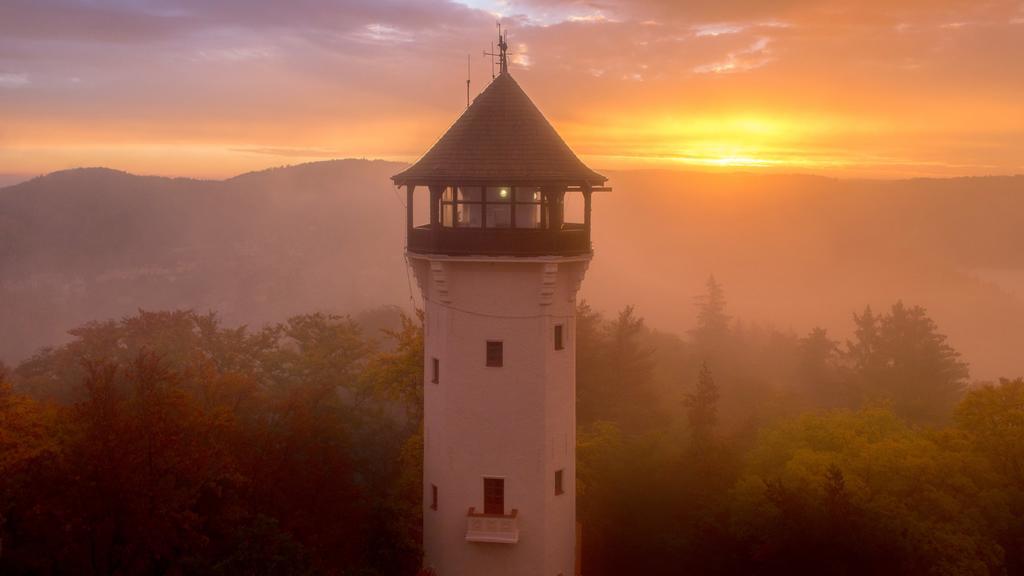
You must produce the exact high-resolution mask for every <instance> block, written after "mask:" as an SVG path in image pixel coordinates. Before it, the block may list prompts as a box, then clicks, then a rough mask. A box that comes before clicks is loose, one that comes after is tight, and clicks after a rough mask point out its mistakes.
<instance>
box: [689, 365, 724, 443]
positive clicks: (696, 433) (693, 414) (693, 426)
mask: <svg viewBox="0 0 1024 576" xmlns="http://www.w3.org/2000/svg"><path fill="white" fill-rule="evenodd" d="M683 405H684V406H685V407H686V413H687V417H688V418H689V422H690V434H691V437H692V442H693V447H694V448H695V450H696V451H697V452H698V453H700V452H703V451H705V450H707V449H708V448H709V447H710V445H711V441H712V437H713V434H714V429H715V424H716V423H717V422H718V386H716V385H715V379H714V377H713V376H712V375H711V369H710V368H708V365H707V363H701V366H700V375H699V376H698V377H697V387H696V389H695V390H694V391H693V392H690V393H688V394H686V396H685V398H684V399H683Z"/></svg>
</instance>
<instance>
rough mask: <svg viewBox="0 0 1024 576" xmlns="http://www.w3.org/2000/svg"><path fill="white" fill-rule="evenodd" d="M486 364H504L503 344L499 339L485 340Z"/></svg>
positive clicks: (496, 365)
mask: <svg viewBox="0 0 1024 576" xmlns="http://www.w3.org/2000/svg"><path fill="white" fill-rule="evenodd" d="M487 365H488V366H493V367H500V366H504V365H505V351H504V344H503V343H502V342H501V341H500V340H488V341H487Z"/></svg>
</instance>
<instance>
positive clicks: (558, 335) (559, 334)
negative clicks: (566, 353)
mask: <svg viewBox="0 0 1024 576" xmlns="http://www.w3.org/2000/svg"><path fill="white" fill-rule="evenodd" d="M555 350H565V330H564V329H563V327H562V325H561V324H556V325H555Z"/></svg>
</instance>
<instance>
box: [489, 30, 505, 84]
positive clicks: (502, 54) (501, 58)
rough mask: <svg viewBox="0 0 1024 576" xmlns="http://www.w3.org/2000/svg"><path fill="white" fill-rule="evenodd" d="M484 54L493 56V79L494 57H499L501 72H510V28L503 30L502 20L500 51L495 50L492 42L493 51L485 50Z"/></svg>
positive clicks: (499, 40)
mask: <svg viewBox="0 0 1024 576" xmlns="http://www.w3.org/2000/svg"><path fill="white" fill-rule="evenodd" d="M484 56H490V57H491V80H494V57H495V56H497V57H498V63H499V66H500V67H499V71H500V73H501V74H507V73H508V30H506V31H505V32H504V33H502V32H501V22H498V53H497V54H495V52H494V43H493V42H491V51H490V52H484Z"/></svg>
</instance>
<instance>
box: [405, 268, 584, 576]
mask: <svg viewBox="0 0 1024 576" xmlns="http://www.w3.org/2000/svg"><path fill="white" fill-rule="evenodd" d="M409 258H410V262H411V263H412V267H413V270H414V272H415V274H416V278H417V281H418V282H419V285H420V289H421V291H422V294H423V300H424V306H425V316H426V317H425V358H424V361H425V366H424V367H425V382H424V466H423V468H424V470H423V486H424V498H423V501H424V510H423V517H424V520H423V522H424V542H423V544H424V552H425V559H424V566H427V567H430V568H433V570H434V571H435V572H436V574H437V575H438V576H477V575H479V576H535V575H536V576H541V575H543V576H558V575H562V576H571V575H573V574H574V573H575V572H574V568H575V547H576V541H575V540H576V531H575V526H576V465H575V446H576V433H575V430H576V414H575V393H576V390H575V370H576V367H575V355H576V354H575V350H576V325H575V306H576V293H577V291H578V289H579V285H580V283H581V281H582V279H583V276H584V273H585V271H586V268H587V264H588V262H589V259H590V256H589V255H588V256H583V257H535V258H518V257H508V258H504V257H446V256H437V255H419V254H412V253H410V254H409ZM559 324H560V325H562V326H563V328H562V332H563V343H564V348H563V349H562V350H556V349H555V336H554V334H555V326H556V325H559ZM489 340H492V341H501V342H502V343H503V366H501V367H488V366H487V365H486V350H487V341H489ZM434 358H436V359H437V360H438V363H439V368H440V370H439V379H438V380H439V381H438V382H437V383H434V382H432V375H433V374H432V373H433V367H434V363H433V360H434ZM558 470H562V471H563V473H562V486H563V489H564V492H563V493H562V494H556V493H555V475H556V471H558ZM485 477H492V478H503V479H504V482H505V497H504V500H505V514H506V515H510V514H511V513H512V510H513V509H514V510H516V511H517V515H516V517H515V518H514V519H513V518H510V517H506V518H503V519H495V518H478V519H477V520H478V523H476V524H471V523H470V519H468V518H467V516H468V514H467V513H468V511H469V509H470V508H471V507H472V508H475V509H476V511H477V512H483V508H484V494H483V492H484V481H483V479H484V478H485ZM433 486H436V487H437V509H436V510H435V509H433V507H432V503H433V488H432V487H433ZM473 526H475V527H476V528H477V529H479V530H478V531H473V533H472V535H470V537H469V539H467V529H468V528H472V527H473ZM480 540H497V541H480ZM513 540H516V541H515V542H511V541H513Z"/></svg>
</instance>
